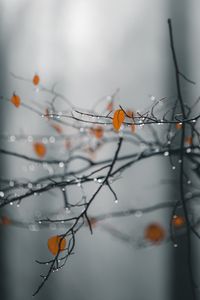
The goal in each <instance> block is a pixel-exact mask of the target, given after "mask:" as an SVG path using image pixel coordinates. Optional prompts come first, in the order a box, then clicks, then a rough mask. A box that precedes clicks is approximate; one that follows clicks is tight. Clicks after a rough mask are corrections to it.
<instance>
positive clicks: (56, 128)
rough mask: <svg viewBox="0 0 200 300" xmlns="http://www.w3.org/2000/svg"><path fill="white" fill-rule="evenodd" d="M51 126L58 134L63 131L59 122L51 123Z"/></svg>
mask: <svg viewBox="0 0 200 300" xmlns="http://www.w3.org/2000/svg"><path fill="white" fill-rule="evenodd" d="M51 127H53V128H54V129H55V131H56V132H57V133H59V134H61V133H62V132H63V129H62V127H61V126H60V125H59V124H52V125H51Z"/></svg>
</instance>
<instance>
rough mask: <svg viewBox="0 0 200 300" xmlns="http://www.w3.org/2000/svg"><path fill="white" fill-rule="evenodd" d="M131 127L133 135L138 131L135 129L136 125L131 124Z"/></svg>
mask: <svg viewBox="0 0 200 300" xmlns="http://www.w3.org/2000/svg"><path fill="white" fill-rule="evenodd" d="M130 127H131V132H132V133H135V129H136V128H135V124H131V126H130Z"/></svg>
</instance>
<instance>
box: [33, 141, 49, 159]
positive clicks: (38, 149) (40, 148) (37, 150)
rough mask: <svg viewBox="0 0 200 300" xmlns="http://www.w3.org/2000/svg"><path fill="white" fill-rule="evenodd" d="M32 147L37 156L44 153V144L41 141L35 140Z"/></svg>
mask: <svg viewBox="0 0 200 300" xmlns="http://www.w3.org/2000/svg"><path fill="white" fill-rule="evenodd" d="M33 148H34V151H35V153H36V154H37V156H39V157H43V156H45V154H46V146H45V145H44V144H43V143H40V142H37V143H34V144H33Z"/></svg>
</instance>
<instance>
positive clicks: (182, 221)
mask: <svg viewBox="0 0 200 300" xmlns="http://www.w3.org/2000/svg"><path fill="white" fill-rule="evenodd" d="M172 224H173V225H174V227H182V226H183V225H184V224H185V218H184V217H182V216H175V217H174V218H173V219H172Z"/></svg>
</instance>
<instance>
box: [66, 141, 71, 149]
mask: <svg viewBox="0 0 200 300" xmlns="http://www.w3.org/2000/svg"><path fill="white" fill-rule="evenodd" d="M71 147H72V143H71V141H70V140H69V139H66V140H65V149H67V150H68V149H71Z"/></svg>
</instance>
